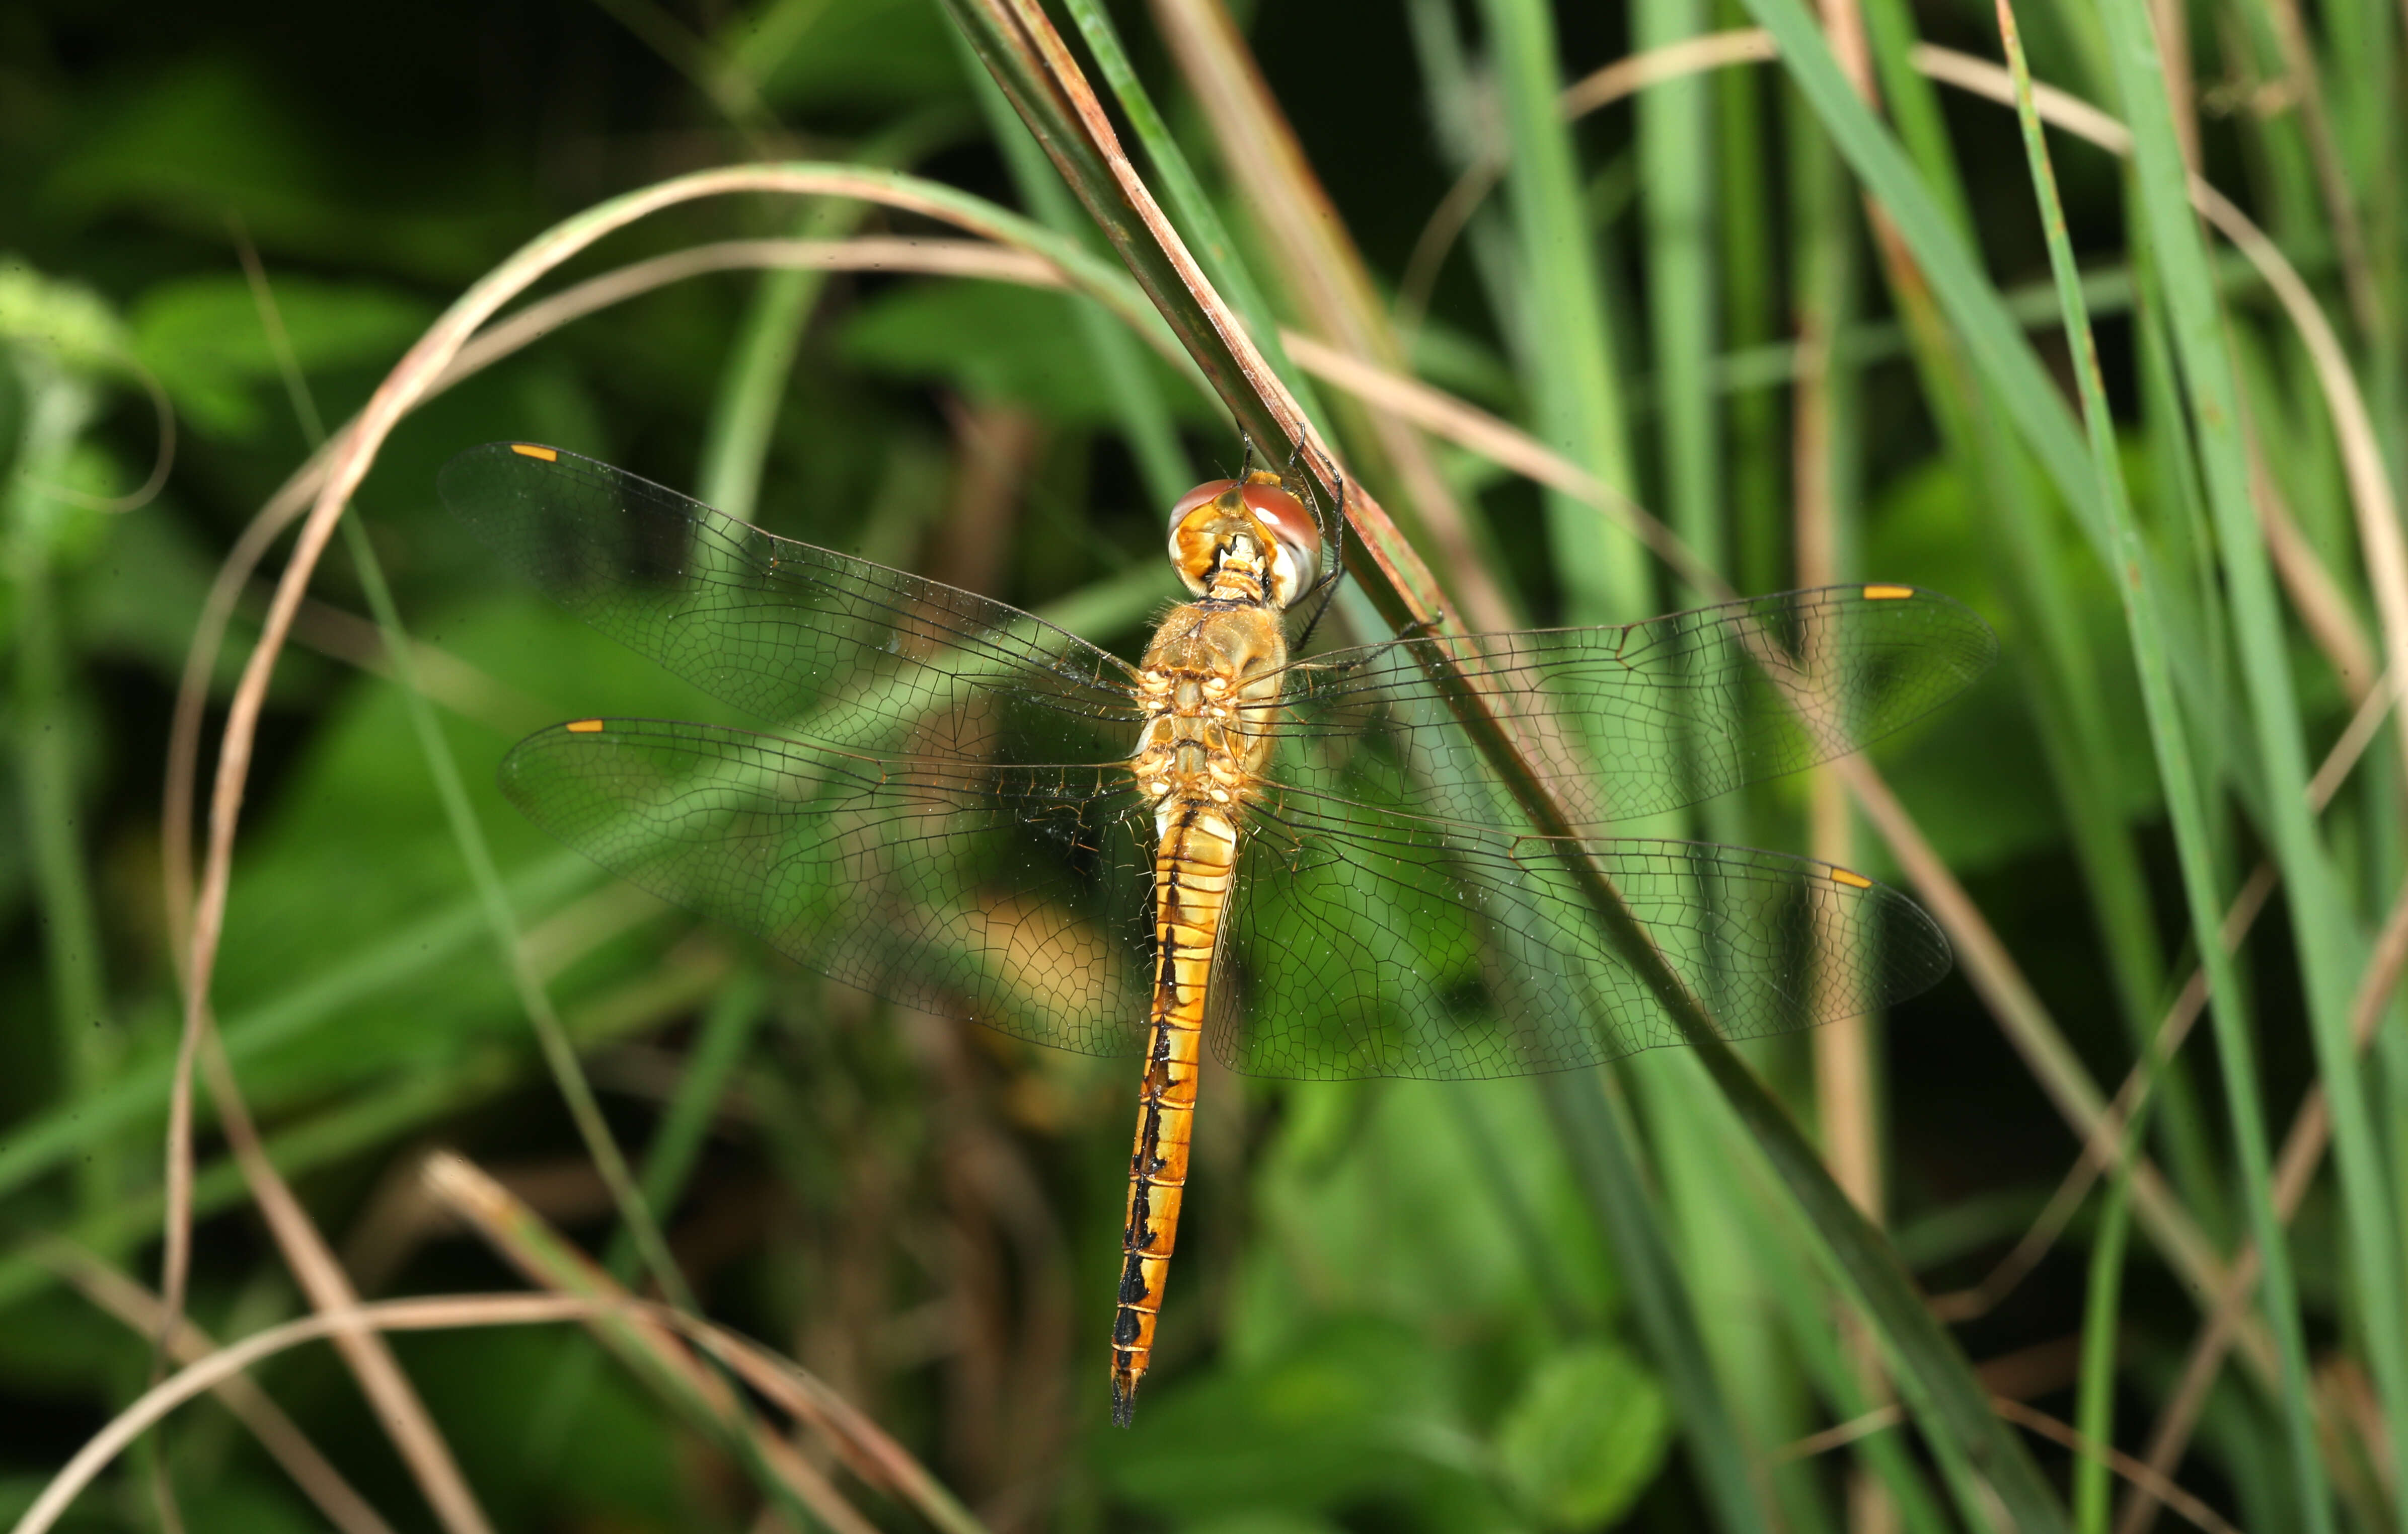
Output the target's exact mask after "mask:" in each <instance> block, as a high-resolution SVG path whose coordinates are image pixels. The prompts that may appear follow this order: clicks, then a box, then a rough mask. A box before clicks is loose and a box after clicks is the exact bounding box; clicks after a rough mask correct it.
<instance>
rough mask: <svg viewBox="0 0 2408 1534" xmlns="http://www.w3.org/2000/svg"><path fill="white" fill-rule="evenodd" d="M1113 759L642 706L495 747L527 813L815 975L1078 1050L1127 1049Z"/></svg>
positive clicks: (1123, 852)
mask: <svg viewBox="0 0 2408 1534" xmlns="http://www.w3.org/2000/svg"><path fill="white" fill-rule="evenodd" d="M1126 778H1127V775H1126V774H1125V772H1124V771H1122V770H1121V769H1120V768H1118V767H1103V768H1098V767H1038V766H1009V765H1001V764H987V765H979V766H969V767H963V766H956V765H953V764H950V763H944V762H937V761H929V760H923V761H920V762H910V763H907V762H890V761H881V760H878V759H875V758H871V757H865V756H855V755H851V754H847V753H839V752H833V751H827V750H824V749H821V748H818V747H813V746H809V745H805V744H802V743H799V742H796V741H792V740H784V739H780V738H775V737H772V736H764V735H753V734H749V733H747V732H744V731H740V730H728V729H722V728H718V727H715V726H711V725H706V724H676V723H663V722H656V721H652V720H630V719H610V720H581V721H579V722H578V724H575V725H568V726H556V727H554V728H552V729H548V730H542V731H538V733H536V734H534V735H531V736H529V737H528V738H526V739H524V740H523V741H521V742H520V743H519V744H518V746H517V747H516V748H515V749H513V750H512V751H511V753H509V756H508V757H506V758H505V759H504V760H503V763H502V788H503V791H504V792H505V793H506V794H508V795H509V798H510V800H511V802H512V803H514V804H516V805H517V806H518V807H519V808H520V809H521V810H524V811H525V812H526V813H527V815H528V816H529V817H530V818H532V819H533V820H534V821H535V822H536V824H538V825H541V826H542V827H543V828H544V829H545V830H547V831H549V832H551V833H552V835H553V836H556V837H558V838H560V839H562V840H563V841H566V842H567V843H568V844H569V845H570V846H572V847H576V848H578V849H579V850H580V851H581V852H583V853H586V854H587V855H589V856H591V857H592V858H593V859H594V860H595V862H597V863H600V864H601V865H602V866H603V867H607V868H609V869H610V870H611V871H612V872H613V873H616V874H619V875H620V876H622V877H623V878H625V879H627V880H628V881H630V882H634V883H636V884H638V885H641V886H642V887H643V888H645V889H648V890H650V891H652V893H653V894H654V895H657V896H660V897H661V898H663V899H665V900H668V901H672V902H674V903H675V904H678V905H681V906H683V907H685V908H686V909H688V910H695V911H698V912H700V913H701V914H703V915H705V916H709V917H712V918H714V919H716V920H719V921H722V922H725V923H726V924H728V925H731V926H735V927H738V928H741V929H742V930H744V931H747V932H752V933H754V934H756V935H758V936H759V937H761V938H763V939H767V941H768V942H769V943H770V945H771V946H773V947H775V948H777V949H778V950H780V951H781V953H787V954H789V955H791V956H793V957H794V958H796V959H797V960H799V961H800V962H802V963H803V964H805V965H808V966H810V968H814V969H817V970H819V971H821V972H822V973H824V974H825V975H827V976H828V977H830V978H831V979H834V980H839V981H842V982H845V983H847V984H850V985H854V986H858V987H860V988H861V989H862V990H865V991H868V992H870V993H872V994H873V995H877V996H885V997H887V998H889V999H890V1000H894V1001H898V1002H901V1003H903V1004H904V1005H906V1006H910V1007H916V1008H919V1009H920V1010H922V1011H929V1012H934V1013H937V1014H939V1015H940V1016H949V1017H967V1018H969V1019H971V1020H973V1021H975V1022H979V1023H983V1024H985V1025H988V1026H990V1027H993V1028H997V1029H1000V1030H1001V1031H1003V1032H1005V1033H1009V1034H1012V1035H1015V1036H1017V1037H1020V1038H1023V1039H1034V1040H1036V1041H1037V1042H1039V1043H1044V1044H1053V1045H1057V1046H1059V1047H1061V1048H1064V1049H1072V1050H1078V1051H1081V1052H1082V1053H1085V1054H1133V1053H1135V1052H1136V1050H1137V1049H1138V1046H1139V1042H1140V1036H1141V1035H1142V1033H1143V1031H1144V1025H1145V1017H1146V1006H1145V1004H1146V998H1147V994H1148V987H1149V985H1150V983H1151V968H1150V965H1149V962H1148V954H1149V953H1150V952H1151V945H1152V938H1151V928H1152V913H1151V911H1150V910H1149V909H1148V908H1149V902H1150V900H1151V890H1152V879H1153V873H1152V863H1151V858H1150V854H1149V853H1148V852H1147V851H1146V849H1145V848H1144V846H1143V845H1142V844H1141V842H1140V840H1139V832H1140V827H1141V826H1146V825H1148V824H1149V823H1147V822H1145V821H1144V818H1143V816H1142V815H1141V814H1140V813H1138V805H1137V798H1136V795H1135V793H1134V792H1133V791H1132V790H1131V789H1130V788H1129V787H1127V786H1126Z"/></svg>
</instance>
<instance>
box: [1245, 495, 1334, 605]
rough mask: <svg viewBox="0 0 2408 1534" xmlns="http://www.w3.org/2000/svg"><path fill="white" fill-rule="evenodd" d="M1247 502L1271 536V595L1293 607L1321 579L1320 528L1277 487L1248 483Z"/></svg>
mask: <svg viewBox="0 0 2408 1534" xmlns="http://www.w3.org/2000/svg"><path fill="white" fill-rule="evenodd" d="M1245 498H1246V509H1247V510H1249V511H1251V512H1253V513H1254V520H1255V521H1256V522H1259V523H1262V524H1263V530H1264V531H1265V532H1267V533H1269V534H1270V536H1271V542H1272V545H1273V548H1272V553H1271V591H1270V595H1271V597H1272V599H1273V600H1274V601H1276V602H1278V603H1279V605H1280V606H1281V607H1283V608H1285V607H1292V606H1294V605H1295V604H1296V602H1297V598H1299V597H1301V596H1302V595H1304V594H1305V593H1306V592H1307V591H1308V590H1310V589H1312V583H1313V582H1314V581H1317V580H1319V579H1320V577H1321V528H1320V526H1319V525H1318V524H1317V523H1314V522H1313V520H1312V513H1311V512H1310V511H1307V510H1306V509H1304V503H1303V502H1302V501H1299V500H1297V498H1296V497H1295V496H1294V495H1289V494H1288V493H1287V491H1286V490H1284V489H1283V488H1282V487H1281V486H1279V485H1277V484H1265V483H1262V482H1259V481H1256V482H1252V483H1249V484H1248V485H1247V486H1246V489H1245Z"/></svg>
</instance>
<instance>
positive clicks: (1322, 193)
mask: <svg viewBox="0 0 2408 1534" xmlns="http://www.w3.org/2000/svg"><path fill="white" fill-rule="evenodd" d="M1154 19H1155V21H1156V22H1158V23H1159V25H1160V26H1161V29H1162V35H1163V40H1164V42H1165V43H1166V44H1168V47H1169V49H1170V53H1171V57H1172V59H1173V60H1174V61H1176V63H1177V64H1178V65H1179V68H1180V72H1181V74H1182V76H1183V78H1184V79H1185V80H1186V81H1187V85H1188V88H1189V89H1190V90H1191V91H1192V92H1193V93H1195V96H1196V100H1197V105H1198V106H1199V107H1201V108H1203V111H1204V117H1205V121H1206V122H1209V123H1211V127H1212V134H1213V137H1214V139H1215V140H1216V141H1217V142H1218V144H1219V146H1220V151H1221V154H1220V159H1221V163H1222V165H1225V166H1226V167H1227V168H1228V170H1229V173H1230V174H1231V175H1232V176H1233V177H1234V178H1235V179H1237V180H1238V182H1239V184H1240V185H1241V186H1242V187H1243V188H1244V189H1245V193H1246V196H1245V207H1246V208H1247V210H1248V211H1249V212H1250V213H1251V214H1252V215H1253V216H1254V222H1255V223H1256V225H1257V226H1258V227H1259V228H1260V229H1261V231H1262V232H1263V234H1264V235H1265V236H1266V237H1267V238H1268V240H1269V246H1270V249H1271V251H1272V253H1273V255H1274V256H1275V258H1276V259H1277V260H1278V262H1279V268H1280V272H1281V275H1282V277H1283V279H1284V280H1285V282H1286V287H1287V294H1288V297H1289V309H1290V312H1292V313H1294V314H1295V315H1297V317H1298V322H1299V323H1300V324H1301V325H1303V326H1304V327H1306V328H1309V329H1310V330H1312V332H1313V333H1314V334H1315V335H1316V336H1317V337H1318V338H1319V339H1321V340H1322V341H1324V342H1326V343H1327V344H1328V345H1330V346H1332V347H1335V348H1337V349H1338V350H1339V351H1343V352H1345V353H1346V354H1348V355H1350V356H1354V357H1357V358H1360V359H1362V360H1363V361H1365V362H1369V363H1371V364H1372V365H1374V366H1379V367H1383V368H1386V369H1388V370H1390V371H1401V370H1402V369H1403V367H1404V362H1405V357H1404V349H1403V347H1402V345H1401V344H1400V343H1399V341H1398V337H1397V334H1396V329H1395V327H1394V325H1393V324H1392V323H1390V321H1389V317H1388V313H1387V310H1386V308H1385V306H1383V304H1382V303H1381V302H1380V298H1379V294H1378V291H1377V290H1376V288H1375V287H1374V286H1373V284H1372V281H1371V273H1370V268H1369V266H1367V265H1365V264H1364V261H1363V253H1362V251H1360V250H1359V249H1358V248H1357V247H1356V246H1355V241H1354V239H1353V237H1351V236H1350V235H1349V234H1348V232H1347V228H1346V223H1345V221H1344V220H1343V219H1341V218H1340V216H1339V213H1338V208H1337V207H1336V205H1335V204H1333V203H1332V202H1331V201H1330V200H1329V194H1328V193H1327V191H1326V189H1325V188H1324V187H1323V186H1322V184H1321V179H1320V178H1319V177H1318V176H1316V175H1314V174H1313V170H1312V163H1311V162H1310V161H1308V160H1307V159H1306V158H1305V153H1304V146H1303V145H1301V144H1300V143H1298V142H1297V136H1296V130H1295V128H1294V127H1293V126H1292V125H1291V124H1290V123H1289V122H1288V120H1287V117H1286V114H1285V113H1283V112H1282V111H1281V110H1280V106H1279V102H1278V99H1277V98H1276V97H1274V96H1273V95H1272V94H1271V91H1270V86H1269V82H1268V81H1266V80H1265V79H1263V74H1262V69H1261V66H1260V65H1257V64H1256V63H1255V61H1254V52H1253V50H1251V49H1249V48H1248V47H1247V46H1246V39H1245V36H1244V35H1243V34H1241V33H1240V32H1239V30H1238V27H1237V23H1236V22H1234V21H1233V20H1232V19H1231V18H1230V15H1229V12H1228V10H1227V8H1226V7H1225V6H1223V5H1221V4H1220V0H1154ZM1363 415H1364V418H1365V421H1364V423H1365V424H1366V425H1367V426H1368V428H1369V430H1368V432H1364V433H1357V434H1355V437H1356V439H1358V440H1360V439H1361V438H1363V437H1368V438H1369V441H1370V442H1371V443H1373V444H1375V445H1376V447H1377V448H1378V450H1379V453H1380V455H1381V457H1382V458H1383V459H1384V460H1385V462H1384V464H1381V463H1379V462H1377V461H1374V462H1373V463H1372V464H1371V465H1370V466H1369V471H1370V472H1372V473H1374V474H1376V473H1377V471H1378V470H1379V469H1380V468H1382V467H1384V468H1385V469H1386V470H1387V471H1388V472H1389V473H1390V474H1392V475H1393V476H1394V477H1395V480H1397V482H1398V483H1400V484H1401V485H1402V486H1403V487H1404V493H1405V499H1406V501H1407V503H1408V504H1409V505H1410V506H1411V507H1412V510H1413V512H1414V513H1415V515H1416V516H1417V518H1418V521H1419V526H1420V531H1421V533H1422V534H1423V536H1424V537H1426V538H1427V539H1428V540H1429V542H1430V544H1431V546H1432V547H1433V548H1434V549H1435V550H1436V552H1437V554H1438V564H1439V566H1440V567H1441V568H1442V569H1444V570H1446V571H1447V572H1448V579H1447V585H1448V589H1449V590H1451V591H1452V592H1453V593H1454V594H1455V597H1456V600H1457V602H1458V603H1459V605H1460V608H1461V612H1462V617H1463V618H1464V620H1465V622H1466V625H1467V626H1469V627H1472V628H1487V629H1501V628H1511V627H1513V626H1514V625H1515V624H1516V623H1517V622H1518V619H1517V617H1516V614H1515V612H1514V609H1513V604H1512V600H1511V599H1510V598H1509V597H1508V596H1507V595H1506V593H1505V592H1504V591H1503V590H1502V589H1501V588H1500V587H1498V584H1497V582H1496V581H1494V580H1493V579H1492V578H1491V577H1490V575H1489V573H1488V572H1489V568H1490V561H1489V560H1487V559H1486V558H1484V557H1483V555H1482V552H1481V551H1480V549H1479V548H1478V546H1477V539H1476V537H1475V535H1474V532H1473V530H1472V526H1471V523H1470V522H1469V519H1467V518H1466V516H1465V515H1464V510H1463V507H1462V505H1461V503H1460V502H1459V501H1457V499H1456V498H1455V492H1454V491H1453V490H1452V489H1451V488H1450V487H1449V486H1448V484H1447V482H1446V478H1445V476H1444V475H1443V474H1442V473H1441V472H1440V469H1439V466H1438V463H1437V461H1436V459H1435V458H1433V457H1432V456H1431V453H1430V451H1429V445H1428V444H1427V443H1426V442H1425V441H1424V440H1423V439H1422V437H1421V434H1420V433H1419V432H1416V431H1414V430H1413V429H1412V427H1411V426H1410V425H1409V424H1408V423H1405V422H1403V421H1401V420H1398V418H1397V417H1396V416H1394V415H1392V414H1390V413H1388V412H1387V411H1384V410H1380V409H1369V410H1367V411H1364V412H1363Z"/></svg>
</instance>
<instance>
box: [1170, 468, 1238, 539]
mask: <svg viewBox="0 0 2408 1534" xmlns="http://www.w3.org/2000/svg"><path fill="white" fill-rule="evenodd" d="M1237 484H1238V481H1237V480H1205V481H1204V482H1203V483H1202V484H1200V485H1197V487H1196V488H1195V489H1193V490H1191V491H1189V492H1188V493H1187V494H1186V495H1182V496H1180V497H1179V501H1178V504H1177V505H1175V506H1173V507H1172V508H1171V509H1170V530H1171V531H1172V532H1174V533H1175V532H1177V531H1179V524H1180V523H1181V522H1183V521H1184V520H1185V518H1186V516H1187V513H1188V512H1190V511H1193V510H1195V509H1197V507H1199V506H1202V505H1203V504H1204V503H1205V502H1206V501H1211V500H1218V499H1219V498H1220V497H1221V496H1222V495H1224V494H1225V493H1226V492H1228V491H1230V490H1233V489H1235V488H1237Z"/></svg>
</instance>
